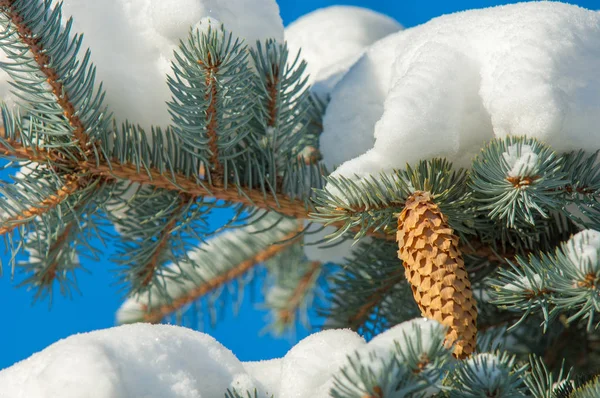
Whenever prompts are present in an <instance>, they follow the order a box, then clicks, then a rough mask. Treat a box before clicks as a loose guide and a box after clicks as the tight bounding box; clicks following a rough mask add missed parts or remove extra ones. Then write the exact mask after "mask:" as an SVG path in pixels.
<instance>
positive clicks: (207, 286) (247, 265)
mask: <svg viewBox="0 0 600 398" xmlns="http://www.w3.org/2000/svg"><path fill="white" fill-rule="evenodd" d="M295 237H298V231H294V232H291V233H289V234H288V235H286V236H285V237H283V238H282V239H281V241H282V242H283V243H280V244H274V245H271V246H269V247H268V248H266V249H265V250H263V251H262V252H260V253H258V254H257V255H255V256H254V257H251V258H249V259H248V260H245V261H242V262H241V263H239V264H238V265H237V266H236V267H234V268H232V269H230V270H229V271H227V272H225V273H224V274H222V275H219V276H217V277H215V278H213V279H211V280H208V281H206V282H205V283H203V284H202V285H200V286H197V287H196V288H195V289H192V290H191V291H190V292H189V293H188V294H186V295H185V296H183V297H179V298H177V299H175V300H173V301H172V302H171V303H169V304H165V305H162V306H159V307H156V308H151V309H150V311H149V312H147V313H146V314H145V315H144V321H145V322H150V323H158V322H160V321H161V320H162V319H163V318H164V317H165V316H167V315H169V314H171V313H173V312H175V311H177V310H178V309H180V308H181V307H183V306H185V305H186V304H189V303H191V302H194V301H196V300H198V299H199V298H200V297H202V296H204V295H206V294H207V293H208V292H210V291H212V290H215V289H217V288H218V287H220V286H222V285H224V284H226V283H228V282H231V281H232V280H234V279H236V278H238V277H240V276H242V275H243V274H245V273H246V272H248V271H249V270H250V269H252V268H253V267H255V266H256V265H258V264H260V263H262V262H264V261H266V260H268V259H270V258H272V257H274V256H275V255H277V254H278V253H281V252H282V251H283V250H284V249H285V248H287V247H288V246H289V245H291V244H292V243H295V242H296V241H297V239H294V238H295Z"/></svg>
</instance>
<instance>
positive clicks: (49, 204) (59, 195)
mask: <svg viewBox="0 0 600 398" xmlns="http://www.w3.org/2000/svg"><path fill="white" fill-rule="evenodd" d="M66 179H67V181H66V182H65V184H64V185H63V186H62V187H60V188H59V189H58V190H57V191H56V193H55V194H54V195H50V196H49V197H47V198H45V199H44V200H42V201H41V202H39V203H37V204H36V205H35V206H31V207H29V208H27V209H25V210H23V211H22V212H21V213H20V214H17V215H16V216H13V217H10V218H8V219H5V220H2V226H0V235H4V234H7V233H9V232H11V231H13V230H15V229H16V228H18V227H20V226H21V225H24V224H26V223H28V222H29V221H30V220H31V219H32V218H34V217H37V216H40V215H42V214H44V213H47V212H48V211H50V210H52V209H54V208H56V207H57V206H59V205H60V204H61V203H63V202H64V201H65V200H67V199H68V198H69V196H70V195H72V194H74V193H75V192H77V191H78V190H79V188H80V184H79V180H78V178H77V177H75V176H73V175H68V176H67V178H66Z"/></svg>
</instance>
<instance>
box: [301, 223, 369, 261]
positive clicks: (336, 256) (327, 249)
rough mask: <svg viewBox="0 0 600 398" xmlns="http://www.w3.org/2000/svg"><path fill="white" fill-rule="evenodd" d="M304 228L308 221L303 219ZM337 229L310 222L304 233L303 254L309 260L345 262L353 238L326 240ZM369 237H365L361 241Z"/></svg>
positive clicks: (348, 255)
mask: <svg viewBox="0 0 600 398" xmlns="http://www.w3.org/2000/svg"><path fill="white" fill-rule="evenodd" d="M304 224H305V228H306V226H307V225H308V224H311V223H310V222H309V221H305V223H304ZM335 231H337V228H335V227H323V226H322V225H321V224H318V223H312V224H311V225H310V226H309V227H308V228H306V232H305V234H304V254H305V255H306V257H307V258H308V259H309V260H310V261H320V262H321V263H323V264H325V263H336V264H341V263H345V262H346V261H345V259H347V258H348V257H350V255H351V253H352V249H353V248H354V247H355V246H356V245H355V244H354V243H355V241H354V240H353V239H346V240H343V239H342V238H339V239H336V240H334V241H328V240H327V236H328V235H330V234H333V233H334V232H335ZM369 239H371V238H369V237H365V238H362V239H361V242H365V241H367V240H369Z"/></svg>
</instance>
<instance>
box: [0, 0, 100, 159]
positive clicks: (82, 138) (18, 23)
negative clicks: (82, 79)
mask: <svg viewBox="0 0 600 398" xmlns="http://www.w3.org/2000/svg"><path fill="white" fill-rule="evenodd" d="M14 2H15V0H0V7H2V8H4V11H3V12H4V13H5V14H6V15H7V16H8V18H9V19H10V20H11V22H12V23H13V25H14V26H15V28H16V30H17V34H18V35H19V38H20V39H21V41H22V42H23V43H24V44H25V45H26V46H27V47H29V51H30V52H31V54H32V55H33V59H34V60H35V62H36V63H37V64H38V66H39V68H40V71H41V72H42V73H43V74H44V75H45V76H46V82H47V83H48V85H50V88H51V89H52V93H53V94H54V96H55V97H56V102H57V103H58V104H59V105H60V107H61V108H62V109H63V115H64V116H65V118H66V119H67V121H68V122H69V124H70V125H71V127H72V128H73V135H74V136H75V138H76V139H77V141H79V146H80V147H81V149H83V150H84V151H86V150H87V149H88V139H89V137H88V135H87V134H86V133H85V127H84V125H83V122H82V121H81V119H80V118H79V116H77V112H76V109H75V107H74V106H73V103H72V102H71V101H70V99H69V93H68V92H67V90H66V88H65V86H64V85H63V84H62V82H61V81H60V80H59V79H60V76H59V75H58V73H57V72H56V70H55V69H54V68H51V67H50V66H49V65H50V64H51V59H50V56H49V55H48V53H47V52H46V51H45V49H44V48H43V46H42V44H41V40H40V38H39V37H37V36H36V35H35V34H34V33H33V32H32V31H31V29H30V28H29V27H28V26H27V25H26V24H25V23H24V19H23V17H22V16H21V15H20V14H19V13H18V11H17V10H15V7H14V6H13V4H14Z"/></svg>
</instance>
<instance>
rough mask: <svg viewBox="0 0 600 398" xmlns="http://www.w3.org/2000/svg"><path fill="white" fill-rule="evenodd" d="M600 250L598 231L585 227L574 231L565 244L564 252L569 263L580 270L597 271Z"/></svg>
mask: <svg viewBox="0 0 600 398" xmlns="http://www.w3.org/2000/svg"><path fill="white" fill-rule="evenodd" d="M599 252H600V232H598V231H594V230H593V229H586V230H583V231H581V232H578V233H576V234H575V235H573V236H572V237H571V239H569V241H568V242H567V244H566V250H565V254H566V255H567V257H568V258H569V260H571V263H572V264H573V265H574V266H575V267H577V268H578V269H580V270H581V271H582V272H584V273H587V272H593V273H596V272H598V269H599V268H600V263H599V262H598V258H599V257H600V256H599V254H600V253H599Z"/></svg>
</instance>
